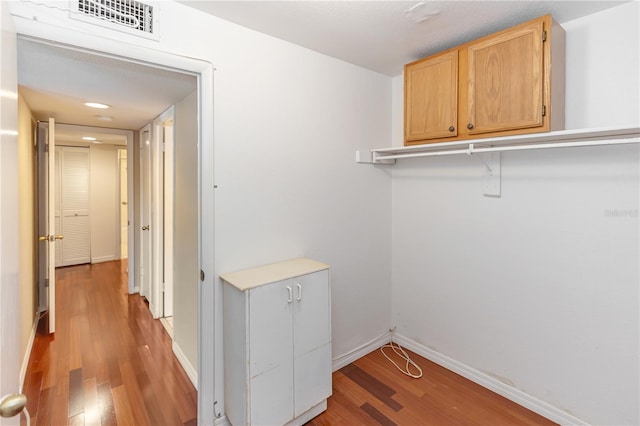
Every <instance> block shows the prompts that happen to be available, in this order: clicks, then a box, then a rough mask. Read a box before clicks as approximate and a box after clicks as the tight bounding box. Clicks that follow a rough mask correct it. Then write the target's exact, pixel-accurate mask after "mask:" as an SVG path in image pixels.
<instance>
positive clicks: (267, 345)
mask: <svg viewBox="0 0 640 426" xmlns="http://www.w3.org/2000/svg"><path fill="white" fill-rule="evenodd" d="M288 288H291V283H290V282H289V281H282V282H279V283H275V284H270V285H265V286H262V287H256V288H254V289H251V290H249V377H250V378H253V377H255V376H257V375H259V374H262V373H264V372H265V371H268V370H271V369H273V368H275V367H276V366H278V365H282V364H284V365H286V364H289V365H291V362H292V360H293V344H292V341H293V325H292V323H291V316H292V304H293V303H292V302H291V303H290V302H289V301H288V300H289V294H290V291H289V289H288Z"/></svg>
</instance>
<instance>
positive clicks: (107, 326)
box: [22, 261, 197, 426]
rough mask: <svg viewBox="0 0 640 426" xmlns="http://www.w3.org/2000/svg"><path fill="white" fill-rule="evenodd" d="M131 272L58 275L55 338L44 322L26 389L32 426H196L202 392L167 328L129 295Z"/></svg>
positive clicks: (103, 267) (112, 269) (92, 269)
mask: <svg viewBox="0 0 640 426" xmlns="http://www.w3.org/2000/svg"><path fill="white" fill-rule="evenodd" d="M126 268H127V264H126V261H114V262H105V263H99V264H94V265H80V266H71V267H66V268H61V269H58V270H57V272H56V296H57V303H56V307H57V315H56V332H55V334H54V335H53V336H50V335H48V334H47V333H46V330H47V328H48V325H47V318H46V316H45V317H43V318H42V319H41V320H40V323H39V325H38V332H37V334H36V338H35V341H34V344H33V350H32V352H31V358H30V360H29V366H28V369H27V375H26V378H25V384H24V390H23V392H24V393H25V394H26V395H27V398H28V403H27V409H28V410H29V413H30V414H31V424H32V425H34V426H39V425H54V426H59V425H67V424H68V425H116V424H117V425H136V426H142V425H154V426H155V425H195V424H196V423H197V422H196V416H197V392H196V390H195V388H194V387H193V385H192V384H191V382H190V380H189V378H188V377H187V375H186V374H185V372H184V370H183V369H182V367H181V366H180V364H179V362H178V361H177V359H176V358H175V356H174V355H173V352H172V349H171V338H170V337H169V335H168V334H167V333H166V331H165V329H164V327H163V326H162V324H161V323H160V322H159V321H157V320H154V319H153V318H152V317H151V314H150V312H149V309H148V308H147V306H146V304H145V302H144V300H143V298H142V297H140V296H139V295H137V294H135V295H129V294H127V273H126ZM22 424H25V421H24V417H23V422H22Z"/></svg>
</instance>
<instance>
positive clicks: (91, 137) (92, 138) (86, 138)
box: [82, 136, 96, 141]
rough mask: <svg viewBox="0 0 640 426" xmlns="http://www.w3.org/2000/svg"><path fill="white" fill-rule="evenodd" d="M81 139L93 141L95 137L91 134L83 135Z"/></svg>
mask: <svg viewBox="0 0 640 426" xmlns="http://www.w3.org/2000/svg"><path fill="white" fill-rule="evenodd" d="M82 140H83V141H95V140H96V138H94V137H93V136H83V137H82Z"/></svg>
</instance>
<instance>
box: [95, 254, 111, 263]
mask: <svg viewBox="0 0 640 426" xmlns="http://www.w3.org/2000/svg"><path fill="white" fill-rule="evenodd" d="M112 260H117V259H116V257H115V256H113V255H111V256H98V257H92V258H91V263H102V262H111V261H112Z"/></svg>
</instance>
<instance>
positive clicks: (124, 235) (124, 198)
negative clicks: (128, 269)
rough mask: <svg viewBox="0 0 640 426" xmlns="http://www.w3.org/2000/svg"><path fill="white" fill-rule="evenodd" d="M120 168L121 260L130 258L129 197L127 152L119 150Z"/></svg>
mask: <svg viewBox="0 0 640 426" xmlns="http://www.w3.org/2000/svg"><path fill="white" fill-rule="evenodd" d="M118 159H119V161H118V163H119V167H120V259H126V258H127V257H128V253H129V251H128V246H129V242H128V240H129V238H128V235H129V219H128V216H129V199H128V198H129V197H128V192H127V150H126V149H119V150H118Z"/></svg>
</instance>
